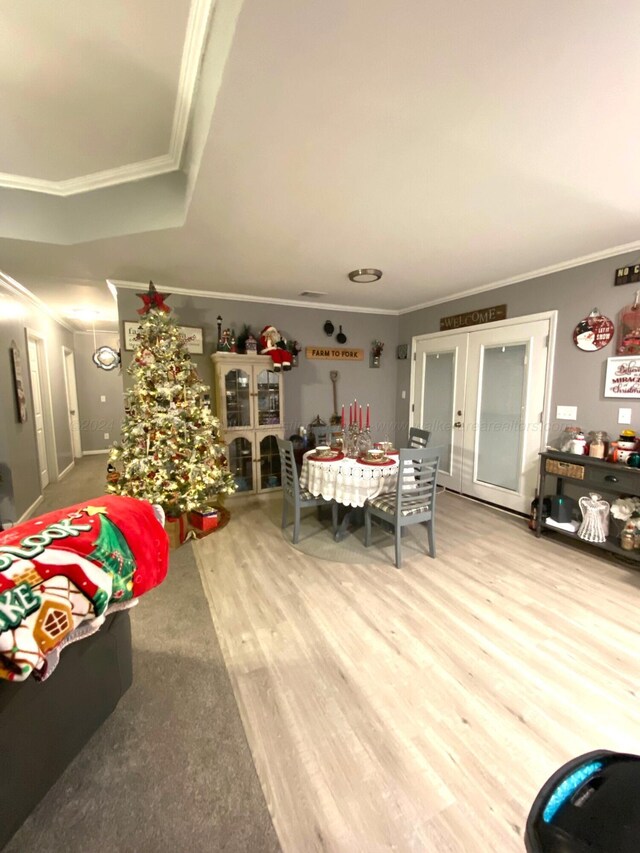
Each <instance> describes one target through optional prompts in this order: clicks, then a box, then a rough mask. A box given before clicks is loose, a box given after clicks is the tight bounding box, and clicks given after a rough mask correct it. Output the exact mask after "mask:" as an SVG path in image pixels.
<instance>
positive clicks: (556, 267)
mask: <svg viewBox="0 0 640 853" xmlns="http://www.w3.org/2000/svg"><path fill="white" fill-rule="evenodd" d="M637 251H640V240H636V241H635V242H633V243H625V244H624V245H623V246H612V247H611V248H610V249H602V250H601V251H600V252H592V253H591V254H590V255H582V256H580V257H578V258H572V259H571V260H569V261H562V262H561V263H559V264H552V265H551V266H549V267H541V268H540V269H537V270H532V271H531V272H526V273H522V274H520V275H514V276H512V277H511V278H503V279H501V280H500V281H493V282H491V283H489V284H483V285H480V287H472V288H470V289H469V290H460V291H458V292H457V293H451V294H450V295H449V296H442V297H440V298H439V299H432V300H431V301H429V302H422V303H420V305H413V306H412V307H410V308H401V309H400V310H399V311H398V312H397V313H398V314H410V313H411V312H412V311H420V310H421V309H422V308H431V306H432V305H442V304H443V303H444V302H453V300H454V299H462V298H463V297H465V296H473V295H474V294H476V293H485V292H486V291H487V290H497V289H498V288H500V287H508V286H509V285H511V284H519V283H520V282H522V281H529V279H531V278H541V277H542V276H545V275H552V274H553V273H556V272H562V271H563V270H569V269H573V268H574V267H581V266H584V264H593V263H595V262H596V261H603V260H606V259H607V258H613V257H615V256H616V255H624V254H625V253H626V252H637Z"/></svg>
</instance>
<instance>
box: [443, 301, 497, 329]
mask: <svg viewBox="0 0 640 853" xmlns="http://www.w3.org/2000/svg"><path fill="white" fill-rule="evenodd" d="M506 318H507V306H506V305H494V306H493V308H481V309H480V310H479V311H465V313H464V314H452V315H451V317H441V318H440V331H441V332H446V331H447V330H448V329H462V328H464V327H465V326H478V325H479V324H480V323H493V322H494V321H495V320H506Z"/></svg>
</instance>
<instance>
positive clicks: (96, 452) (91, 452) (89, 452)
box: [82, 447, 111, 456]
mask: <svg viewBox="0 0 640 853" xmlns="http://www.w3.org/2000/svg"><path fill="white" fill-rule="evenodd" d="M110 451H111V448H109V447H105V449H104V450H83V451H82V455H83V456H98V455H99V454H102V453H109V452H110Z"/></svg>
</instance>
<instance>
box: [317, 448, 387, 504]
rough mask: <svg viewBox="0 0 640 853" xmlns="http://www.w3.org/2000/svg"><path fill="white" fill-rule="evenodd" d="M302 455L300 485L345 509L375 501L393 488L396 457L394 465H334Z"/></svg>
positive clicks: (353, 461)
mask: <svg viewBox="0 0 640 853" xmlns="http://www.w3.org/2000/svg"><path fill="white" fill-rule="evenodd" d="M313 452H314V451H312V450H310V451H309V452H308V453H305V455H304V459H303V462H302V471H301V473H300V485H301V487H302V488H304V489H307V490H308V491H310V492H311V494H312V495H315V496H316V497H318V496H320V495H322V497H323V498H325V500H336V501H338V503H341V504H344V505H345V506H353V507H356V506H364V505H365V503H366V501H367V499H368V498H375V497H377V496H378V495H381V494H384V493H385V492H392V491H393V490H394V489H395V488H396V483H397V479H398V457H397V456H395V457H392V458H393V465H365V464H363V463H361V462H358V461H357V460H356V459H347V458H344V459H340V460H338V461H336V462H325V461H313V459H310V458H309V456H311V455H312V454H313Z"/></svg>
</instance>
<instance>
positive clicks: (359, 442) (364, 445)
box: [356, 429, 373, 456]
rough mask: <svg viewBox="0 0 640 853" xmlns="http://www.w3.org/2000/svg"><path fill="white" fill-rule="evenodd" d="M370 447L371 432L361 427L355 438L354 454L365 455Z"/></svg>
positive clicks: (371, 445) (371, 444)
mask: <svg viewBox="0 0 640 853" xmlns="http://www.w3.org/2000/svg"><path fill="white" fill-rule="evenodd" d="M372 447H373V441H372V440H371V433H370V432H369V430H368V429H363V430H362V432H360V433H359V434H358V437H357V439H356V448H357V453H356V455H357V456H366V455H367V453H368V452H369V451H370V450H371V448H372Z"/></svg>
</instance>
